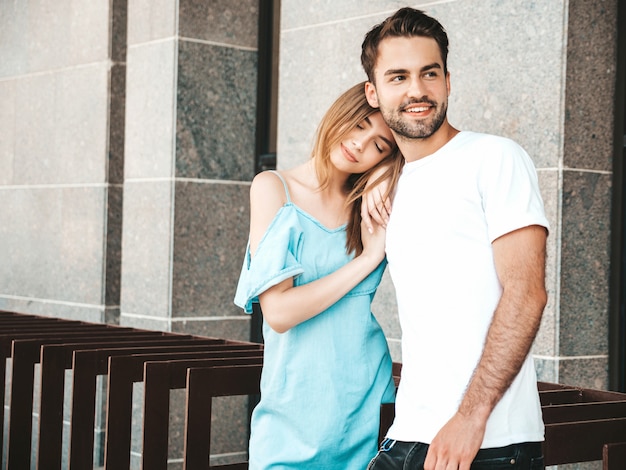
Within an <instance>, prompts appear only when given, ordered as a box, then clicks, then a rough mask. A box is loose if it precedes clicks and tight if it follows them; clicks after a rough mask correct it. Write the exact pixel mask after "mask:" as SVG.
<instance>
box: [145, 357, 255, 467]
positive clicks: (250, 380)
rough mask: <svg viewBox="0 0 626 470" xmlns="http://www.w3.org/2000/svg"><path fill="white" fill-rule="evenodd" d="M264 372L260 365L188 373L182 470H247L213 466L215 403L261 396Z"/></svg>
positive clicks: (207, 369) (231, 465)
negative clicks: (222, 398)
mask: <svg viewBox="0 0 626 470" xmlns="http://www.w3.org/2000/svg"><path fill="white" fill-rule="evenodd" d="M261 369H262V365H261V364H258V365H250V366H239V365H236V366H228V367H210V368H190V369H189V371H188V373H187V404H186V411H185V447H184V457H183V470H207V469H215V470H217V469H220V470H227V469H233V468H241V469H247V468H248V465H247V463H238V464H230V465H218V466H211V465H210V461H209V456H210V455H211V410H212V399H213V398H214V397H219V396H232V395H252V394H255V393H259V392H260V385H259V383H260V379H261ZM145 468H151V467H145Z"/></svg>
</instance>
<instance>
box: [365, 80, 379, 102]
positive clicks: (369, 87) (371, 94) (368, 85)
mask: <svg viewBox="0 0 626 470" xmlns="http://www.w3.org/2000/svg"><path fill="white" fill-rule="evenodd" d="M365 97H366V98H367V102H368V103H369V104H370V106H371V107H372V108H378V95H377V94H376V87H375V86H374V84H373V83H372V82H365Z"/></svg>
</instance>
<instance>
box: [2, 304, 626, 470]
mask: <svg viewBox="0 0 626 470" xmlns="http://www.w3.org/2000/svg"><path fill="white" fill-rule="evenodd" d="M0 354H2V355H3V360H0V364H1V368H2V370H1V371H0V380H2V381H4V380H5V376H7V377H9V379H10V383H7V384H5V383H4V382H3V384H2V386H1V387H0V393H2V398H3V400H4V398H5V397H4V393H5V388H9V387H10V396H8V397H7V400H6V401H5V403H6V406H5V408H3V409H2V411H1V412H0V413H3V414H2V417H3V418H4V412H5V409H6V410H7V415H8V416H7V417H6V422H7V423H8V425H7V427H6V435H3V434H0V437H2V438H3V442H4V446H3V455H2V461H3V462H4V463H5V468H6V469H9V470H28V469H31V468H36V469H37V470H61V469H65V468H69V469H70V470H86V469H89V470H91V469H93V468H99V467H98V464H97V463H96V464H95V465H94V461H93V460H94V458H93V455H94V437H95V422H94V419H95V414H96V412H97V409H96V408H97V401H96V394H97V386H96V383H97V379H98V378H99V377H100V378H104V379H106V381H107V382H106V387H104V388H105V390H106V406H105V408H106V409H105V414H106V418H105V419H106V426H105V433H104V434H105V438H104V469H106V470H126V469H129V468H130V465H131V457H130V454H131V427H132V417H133V413H134V411H133V386H134V384H137V383H141V384H143V390H144V395H143V425H142V426H141V442H142V452H141V459H142V468H143V469H145V470H166V469H167V467H168V432H169V426H170V414H171V412H170V393H171V392H172V391H173V390H184V391H185V394H186V404H185V406H186V407H185V412H184V413H185V423H184V449H183V463H182V467H183V469H184V470H200V469H202V470H205V469H209V468H211V469H218V468H219V469H223V470H244V469H247V468H248V466H247V463H246V462H241V463H235V464H225V465H219V466H209V465H210V464H209V456H210V455H211V449H210V443H211V417H212V398H214V397H221V396H236V395H255V394H258V393H259V380H260V375H261V362H262V355H263V347H262V345H260V344H256V343H248V342H241V341H231V340H224V339H219V338H207V337H202V336H193V335H182V334H173V333H166V332H156V331H148V330H140V329H135V328H123V327H117V326H110V325H101V324H93V323H86V322H79V321H71V320H61V319H54V318H48V317H38V316H34V315H25V314H17V313H12V312H0ZM7 364H10V366H11V367H10V373H9V374H6V371H7ZM36 365H38V366H39V383H38V386H36V383H35V368H36ZM67 371H71V382H72V383H71V384H66V383H65V380H66V372H67ZM400 371H401V364H394V378H395V380H396V383H398V381H399V380H400ZM68 377H69V375H68ZM68 390H69V392H68ZM539 392H540V393H539V394H540V398H541V404H542V410H543V417H544V422H545V424H546V441H545V443H544V455H545V459H546V464H547V465H557V464H566V463H576V462H585V461H594V460H602V461H603V462H604V470H624V469H625V468H626V394H622V393H616V392H607V391H600V390H591V389H584V388H578V387H571V386H564V385H558V384H551V383H545V382H540V384H539ZM64 406H65V407H69V410H70V413H69V420H70V427H69V436H66V437H65V439H64V438H63V419H64V417H63V414H64V413H63V409H64ZM135 411H136V410H135ZM33 413H36V414H37V413H38V416H39V419H38V421H37V420H33ZM392 420H393V406H383V407H382V408H381V436H382V435H384V433H385V432H386V430H387V429H388V426H389V425H390V423H391V421H392ZM33 422H35V423H36V429H33ZM0 433H3V429H2V428H1V427H0ZM0 440H2V439H0ZM64 442H65V443H64ZM64 446H67V448H64Z"/></svg>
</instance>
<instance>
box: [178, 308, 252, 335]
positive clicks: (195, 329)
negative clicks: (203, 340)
mask: <svg viewBox="0 0 626 470" xmlns="http://www.w3.org/2000/svg"><path fill="white" fill-rule="evenodd" d="M171 331H172V333H182V334H190V335H196V336H207V337H211V338H223V339H230V340H234V341H250V317H249V316H248V315H244V314H240V317H237V318H233V317H230V318H228V319H218V318H212V319H210V320H202V319H194V320H184V319H179V320H176V321H173V322H172V323H171Z"/></svg>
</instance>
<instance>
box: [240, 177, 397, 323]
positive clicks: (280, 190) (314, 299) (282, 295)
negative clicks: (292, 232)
mask: <svg viewBox="0 0 626 470" xmlns="http://www.w3.org/2000/svg"><path fill="white" fill-rule="evenodd" d="M285 201H286V197H285V190H284V187H283V185H282V182H281V181H280V180H279V179H278V178H277V177H276V176H275V175H272V174H271V173H260V174H259V175H257V176H256V177H255V178H254V181H253V182H252V186H251V187H250V253H251V256H252V257H253V258H254V253H255V252H256V249H257V248H258V246H259V243H260V242H261V240H262V238H263V236H264V235H265V232H266V231H267V229H268V227H269V225H270V223H271V222H272V220H273V218H274V217H275V216H276V213H277V212H278V210H279V209H280V208H281V207H282V206H283V205H284V204H285ZM373 229H374V230H373V231H372V233H369V232H368V231H367V229H365V228H364V226H363V224H362V225H361V232H362V238H363V252H362V253H361V255H359V256H357V257H355V258H354V259H353V260H351V261H350V262H348V263H347V264H346V265H344V266H342V267H341V268H339V269H338V270H337V271H335V272H333V273H331V274H329V275H328V276H325V277H323V278H320V279H317V280H315V281H313V282H310V283H307V284H305V285H301V286H297V287H294V285H293V278H289V279H286V280H285V281H283V282H281V283H279V284H277V285H275V286H273V287H270V288H269V289H267V290H266V291H265V292H263V293H262V294H260V295H259V301H260V303H261V310H262V311H263V318H264V319H265V321H266V322H267V323H268V325H269V326H270V327H271V328H272V329H274V330H275V331H277V332H279V333H284V332H285V331H287V330H289V329H290V328H292V327H294V326H296V325H298V324H300V323H302V322H303V321H306V320H308V319H309V318H312V317H314V316H315V315H317V314H319V313H321V312H323V311H324V310H326V309H327V308H328V307H330V306H331V305H333V304H334V303H335V302H337V301H338V300H339V299H341V298H342V297H343V296H344V295H346V294H347V293H348V292H349V291H350V290H351V289H352V288H353V287H354V286H356V285H357V284H358V283H360V282H361V281H362V280H363V279H365V278H366V277H367V276H368V275H369V274H370V273H371V272H372V271H373V270H374V269H376V267H377V266H378V265H379V264H380V263H381V262H382V260H383V258H384V256H385V231H384V229H383V228H381V227H379V226H377V225H376V224H374V227H373Z"/></svg>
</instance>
